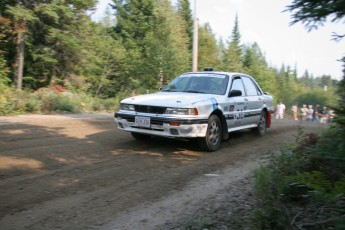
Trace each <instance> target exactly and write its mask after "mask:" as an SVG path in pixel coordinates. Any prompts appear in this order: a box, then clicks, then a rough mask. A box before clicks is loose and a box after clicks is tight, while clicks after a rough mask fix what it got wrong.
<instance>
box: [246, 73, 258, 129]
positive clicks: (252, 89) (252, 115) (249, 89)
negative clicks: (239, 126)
mask: <svg viewBox="0 0 345 230" xmlns="http://www.w3.org/2000/svg"><path fill="white" fill-rule="evenodd" d="M242 81H243V84H244V88H245V91H246V97H245V100H246V103H247V104H246V105H247V107H246V114H245V117H246V122H247V124H248V125H251V124H257V123H258V122H259V119H260V114H261V109H262V104H263V95H262V92H261V90H260V88H259V87H258V86H257V84H256V82H255V81H254V80H253V79H252V78H251V77H249V76H242Z"/></svg>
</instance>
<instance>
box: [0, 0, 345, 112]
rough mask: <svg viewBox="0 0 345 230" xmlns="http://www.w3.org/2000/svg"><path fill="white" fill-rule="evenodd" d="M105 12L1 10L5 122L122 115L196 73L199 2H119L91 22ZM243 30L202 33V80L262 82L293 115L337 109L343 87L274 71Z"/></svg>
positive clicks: (37, 1) (34, 5)
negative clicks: (140, 97)
mask: <svg viewBox="0 0 345 230" xmlns="http://www.w3.org/2000/svg"><path fill="white" fill-rule="evenodd" d="M96 5H97V0H32V1H28V0H20V1H18V0H3V1H1V3H0V26H1V27H0V114H13V113H24V112H56V111H57V112H90V111H102V110H107V111H114V110H115V109H116V107H117V106H118V104H119V101H120V100H121V99H123V98H124V97H127V96H130V95H136V94H144V93H149V92H155V91H157V90H158V89H159V88H160V87H161V86H164V85H165V84H166V83H167V82H169V81H170V80H172V79H173V78H174V77H176V76H177V75H179V74H181V73H183V72H188V71H191V66H192V38H193V18H192V12H191V9H190V1H189V0H178V1H177V2H176V5H172V3H171V1H169V0H141V1H139V0H127V1H124V0H113V3H112V4H111V5H112V6H111V8H110V10H108V11H107V12H105V17H104V18H103V19H102V20H101V21H99V22H95V21H92V19H91V17H90V14H91V12H94V11H95V7H96ZM234 20H235V24H234V25H235V26H234V27H233V29H232V33H231V34H229V38H228V39H227V40H226V41H223V40H221V39H220V40H217V39H216V36H215V35H214V33H213V32H212V28H211V27H210V25H209V24H203V25H199V47H198V50H199V54H198V69H199V70H202V69H203V68H204V67H213V68H214V69H215V70H221V71H231V72H232V71H233V72H244V73H246V74H249V75H252V76H253V77H254V78H255V79H256V80H257V82H258V83H259V84H260V86H261V87H262V89H263V90H264V91H267V92H269V93H270V94H271V95H273V96H274V98H275V103H277V102H278V101H279V100H280V99H282V100H283V101H284V103H285V104H286V105H287V108H289V107H291V105H292V104H294V103H295V102H297V103H299V105H301V104H311V105H315V104H320V105H322V106H324V105H325V106H328V107H334V106H336V104H337V100H338V99H339V98H338V96H337V94H336V93H335V91H336V85H337V83H338V81H337V80H334V79H332V76H328V75H322V76H313V75H311V74H309V73H308V71H305V73H304V74H303V75H302V76H301V77H297V71H298V70H297V69H296V68H295V67H291V66H285V65H284V64H282V65H281V67H280V68H279V69H277V68H276V67H272V66H270V65H269V64H268V62H267V61H266V57H265V55H264V54H263V52H262V51H261V49H260V47H259V44H257V43H252V44H243V43H242V42H241V33H240V28H239V20H240V19H239V17H237V16H236V18H234ZM225 23H226V22H225ZM330 42H331V41H330ZM282 45H283V44H282ZM341 58H342V57H339V59H341ZM343 61H344V59H343ZM343 63H344V62H343ZM320 64H322V63H320Z"/></svg>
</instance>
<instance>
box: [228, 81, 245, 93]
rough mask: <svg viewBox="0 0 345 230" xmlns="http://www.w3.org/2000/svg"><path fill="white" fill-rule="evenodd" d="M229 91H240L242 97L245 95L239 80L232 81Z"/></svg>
mask: <svg viewBox="0 0 345 230" xmlns="http://www.w3.org/2000/svg"><path fill="white" fill-rule="evenodd" d="M231 90H240V91H241V92H242V96H245V95H246V93H245V91H244V87H243V83H242V80H241V78H235V79H234V80H233V81H232V85H231Z"/></svg>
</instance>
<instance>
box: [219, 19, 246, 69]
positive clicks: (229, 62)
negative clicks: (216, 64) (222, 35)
mask: <svg viewBox="0 0 345 230" xmlns="http://www.w3.org/2000/svg"><path fill="white" fill-rule="evenodd" d="M223 70H224V71H229V72H242V70H243V66H242V46H241V35H240V31H239V22H238V17H237V15H236V18H235V26H234V28H233V30H232V34H231V37H230V41H229V43H228V49H227V50H226V52H225V54H224V60H223Z"/></svg>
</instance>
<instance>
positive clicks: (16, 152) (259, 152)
mask: <svg viewBox="0 0 345 230" xmlns="http://www.w3.org/2000/svg"><path fill="white" fill-rule="evenodd" d="M298 124H302V123H296V122H294V121H292V120H279V121H276V120H274V121H273V124H272V128H271V129H269V130H268V133H267V135H266V136H264V137H257V136H256V135H255V134H253V133H252V132H249V131H246V132H239V133H235V134H232V135H231V138H230V140H229V141H227V142H224V143H222V147H221V149H220V150H219V151H217V152H214V153H208V152H202V151H200V150H199V148H198V146H197V145H196V144H195V143H193V142H186V141H176V140H170V139H161V138H153V139H152V140H150V141H147V142H138V141H135V140H134V139H133V138H132V137H131V135H130V134H129V133H124V132H121V131H118V130H117V129H116V128H115V123H114V121H113V118H112V114H96V115H23V116H8V117H0V188H1V193H0V229H2V230H9V229H16V230H18V229H35V230H41V229H42V230H43V229H44V230H45V229H73V230H77V229H168V228H169V227H168V226H173V224H172V223H177V222H178V221H179V220H181V218H187V217H188V215H189V214H191V213H193V212H194V211H195V209H196V207H197V206H198V205H200V202H202V201H205V200H207V199H210V197H212V196H214V194H217V193H219V191H223V190H222V189H224V187H229V186H230V187H231V183H235V182H236V181H238V180H240V179H241V178H244V177H245V176H246V175H248V173H249V172H250V170H251V169H253V168H255V167H257V165H258V164H259V163H260V161H261V159H262V158H263V155H264V154H263V153H265V152H267V151H274V150H277V149H279V148H280V147H281V146H282V145H284V144H285V143H294V140H295V137H296V135H297V129H298ZM302 127H303V129H304V132H310V131H314V132H319V131H320V130H322V129H323V128H326V125H316V124H306V123H303V124H302ZM237 189H239V188H237ZM212 202H213V201H212ZM175 226H176V225H175Z"/></svg>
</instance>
